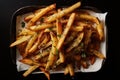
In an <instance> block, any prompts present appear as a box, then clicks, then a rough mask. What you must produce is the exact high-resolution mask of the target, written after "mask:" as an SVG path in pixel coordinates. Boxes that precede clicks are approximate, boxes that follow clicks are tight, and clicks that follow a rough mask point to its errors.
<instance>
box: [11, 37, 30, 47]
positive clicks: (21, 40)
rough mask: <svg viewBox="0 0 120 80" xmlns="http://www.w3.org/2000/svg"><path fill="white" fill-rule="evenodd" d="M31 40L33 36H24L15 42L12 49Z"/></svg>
mask: <svg viewBox="0 0 120 80" xmlns="http://www.w3.org/2000/svg"><path fill="white" fill-rule="evenodd" d="M30 38H31V35H28V36H22V37H21V38H20V39H18V40H16V41H15V42H13V43H12V44H11V45H10V47H13V46H16V45H19V44H21V43H23V42H25V41H27V40H28V39H30Z"/></svg>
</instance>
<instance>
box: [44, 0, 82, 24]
mask: <svg viewBox="0 0 120 80" xmlns="http://www.w3.org/2000/svg"><path fill="white" fill-rule="evenodd" d="M80 5H81V2H77V3H75V4H74V5H72V6H70V7H68V8H66V9H64V10H62V11H60V12H59V13H56V14H53V15H52V16H50V17H48V18H47V19H46V22H48V23H50V22H53V21H55V20H56V19H59V18H61V17H63V16H65V15H66V14H68V13H70V12H72V11H74V10H75V9H76V8H78V7H80Z"/></svg>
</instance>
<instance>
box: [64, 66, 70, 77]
mask: <svg viewBox="0 0 120 80" xmlns="http://www.w3.org/2000/svg"><path fill="white" fill-rule="evenodd" d="M68 73H69V68H68V66H66V67H65V69H64V75H67V74H68Z"/></svg>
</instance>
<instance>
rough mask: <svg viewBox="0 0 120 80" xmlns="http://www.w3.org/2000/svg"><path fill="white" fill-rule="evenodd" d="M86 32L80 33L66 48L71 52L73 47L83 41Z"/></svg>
mask: <svg viewBox="0 0 120 80" xmlns="http://www.w3.org/2000/svg"><path fill="white" fill-rule="evenodd" d="M83 36H84V33H83V32H82V33H79V35H78V37H77V38H76V39H75V40H74V42H73V43H72V44H71V46H70V47H69V48H68V49H67V50H66V52H70V51H71V50H72V49H73V48H75V47H77V46H78V45H79V43H80V42H81V41H82V39H83Z"/></svg>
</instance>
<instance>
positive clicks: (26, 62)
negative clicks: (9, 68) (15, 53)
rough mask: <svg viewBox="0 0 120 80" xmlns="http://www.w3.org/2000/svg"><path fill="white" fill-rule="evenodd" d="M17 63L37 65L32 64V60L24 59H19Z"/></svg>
mask: <svg viewBox="0 0 120 80" xmlns="http://www.w3.org/2000/svg"><path fill="white" fill-rule="evenodd" d="M19 61H20V62H22V63H24V64H27V65H30V66H33V65H36V64H38V63H36V62H34V61H33V60H32V59H29V58H24V59H21V60H19Z"/></svg>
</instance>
